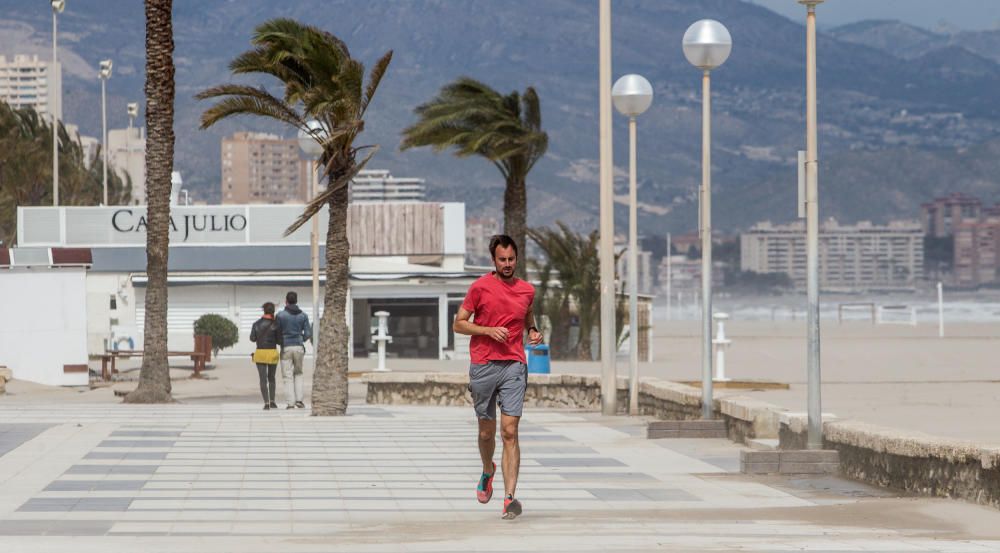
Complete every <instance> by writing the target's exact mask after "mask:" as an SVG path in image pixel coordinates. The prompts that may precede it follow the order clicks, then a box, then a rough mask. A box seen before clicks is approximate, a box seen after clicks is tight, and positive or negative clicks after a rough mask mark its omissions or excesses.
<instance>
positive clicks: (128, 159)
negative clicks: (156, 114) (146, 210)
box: [125, 102, 139, 200]
mask: <svg viewBox="0 0 1000 553" xmlns="http://www.w3.org/2000/svg"><path fill="white" fill-rule="evenodd" d="M125 112H126V113H128V131H127V132H126V133H125V174H126V175H131V174H132V124H133V123H134V122H135V118H136V117H137V116H138V115H139V104H138V103H136V102H129V103H128V104H126V105H125ZM133 200H134V198H133Z"/></svg>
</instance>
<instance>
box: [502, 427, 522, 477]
mask: <svg viewBox="0 0 1000 553" xmlns="http://www.w3.org/2000/svg"><path fill="white" fill-rule="evenodd" d="M520 422H521V417H512V416H510V415H504V414H501V415H500V437H501V438H502V439H503V462H502V465H503V490H504V496H508V495H514V490H516V489H517V475H518V473H519V472H520V470H521V446H520V444H519V443H518V440H517V426H518V424H519V423H520Z"/></svg>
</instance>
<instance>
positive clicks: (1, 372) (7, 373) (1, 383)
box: [0, 367, 14, 395]
mask: <svg viewBox="0 0 1000 553" xmlns="http://www.w3.org/2000/svg"><path fill="white" fill-rule="evenodd" d="M13 375H14V373H13V372H11V370H10V369H8V368H7V367H0V395H3V394H6V393H7V381H8V380H10V379H11V378H13Z"/></svg>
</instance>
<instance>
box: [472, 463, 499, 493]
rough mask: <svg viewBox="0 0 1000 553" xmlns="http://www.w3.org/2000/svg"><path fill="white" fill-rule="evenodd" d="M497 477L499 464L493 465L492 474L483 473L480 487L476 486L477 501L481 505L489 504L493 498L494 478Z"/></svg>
mask: <svg viewBox="0 0 1000 553" xmlns="http://www.w3.org/2000/svg"><path fill="white" fill-rule="evenodd" d="M496 475H497V464H496V463H493V472H492V473H490V474H486V473H485V472H484V473H483V475H482V476H480V477H479V485H478V486H476V499H478V500H479V502H480V503H489V502H490V498H492V497H493V477H494V476H496Z"/></svg>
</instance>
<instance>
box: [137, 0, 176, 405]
mask: <svg viewBox="0 0 1000 553" xmlns="http://www.w3.org/2000/svg"><path fill="white" fill-rule="evenodd" d="M172 10H173V0H146V125H147V127H148V128H149V136H148V139H147V142H146V166H147V174H148V177H147V193H146V194H147V201H146V203H147V204H148V205H147V213H146V219H147V225H148V226H147V230H146V275H147V276H148V279H149V280H148V282H147V285H146V322H145V328H144V335H143V350H144V353H143V356H142V369H141V370H140V372H139V386H138V387H137V388H136V389H135V391H133V392H132V393H130V394H129V395H127V396H125V402H126V403H164V402H169V401H172V399H171V397H170V368H169V366H168V365H167V255H168V252H169V245H170V175H171V173H172V172H173V166H174V60H173V53H174V32H173V24H172V20H171V12H172Z"/></svg>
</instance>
